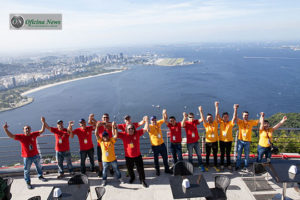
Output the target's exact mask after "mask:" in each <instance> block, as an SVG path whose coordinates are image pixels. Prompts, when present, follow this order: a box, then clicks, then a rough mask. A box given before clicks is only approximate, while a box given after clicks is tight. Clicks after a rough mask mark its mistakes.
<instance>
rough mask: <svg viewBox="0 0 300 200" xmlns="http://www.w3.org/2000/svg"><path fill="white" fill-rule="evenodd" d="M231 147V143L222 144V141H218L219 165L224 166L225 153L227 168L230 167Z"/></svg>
mask: <svg viewBox="0 0 300 200" xmlns="http://www.w3.org/2000/svg"><path fill="white" fill-rule="evenodd" d="M231 146H232V142H223V141H220V150H221V165H224V156H225V153H226V162H227V166H229V165H231V161H230V152H231Z"/></svg>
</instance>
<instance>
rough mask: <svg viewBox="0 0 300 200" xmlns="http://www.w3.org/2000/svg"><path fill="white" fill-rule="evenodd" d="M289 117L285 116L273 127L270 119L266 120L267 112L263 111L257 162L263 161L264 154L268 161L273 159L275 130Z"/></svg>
mask: <svg viewBox="0 0 300 200" xmlns="http://www.w3.org/2000/svg"><path fill="white" fill-rule="evenodd" d="M286 120H287V117H286V116H284V117H283V118H282V120H281V121H280V122H279V123H278V124H276V125H275V126H274V127H273V128H271V127H270V124H269V121H268V120H265V114H264V113H261V116H260V120H259V121H260V127H259V142H258V146H257V162H261V161H262V158H263V156H264V155H265V156H266V159H267V162H270V161H271V154H272V153H271V143H272V137H273V132H274V131H275V130H277V129H278V128H279V127H280V126H281V125H282V124H283V123H284V122H285V121H286Z"/></svg>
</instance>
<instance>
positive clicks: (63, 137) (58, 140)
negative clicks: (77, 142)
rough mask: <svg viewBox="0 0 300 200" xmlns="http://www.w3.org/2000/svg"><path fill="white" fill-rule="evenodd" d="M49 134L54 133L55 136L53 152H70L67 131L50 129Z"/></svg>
mask: <svg viewBox="0 0 300 200" xmlns="http://www.w3.org/2000/svg"><path fill="white" fill-rule="evenodd" d="M50 131H51V133H54V136H55V151H60V152H64V151H70V144H69V136H70V135H69V134H68V132H67V129H66V128H64V129H63V130H59V129H58V128H54V127H51V128H50Z"/></svg>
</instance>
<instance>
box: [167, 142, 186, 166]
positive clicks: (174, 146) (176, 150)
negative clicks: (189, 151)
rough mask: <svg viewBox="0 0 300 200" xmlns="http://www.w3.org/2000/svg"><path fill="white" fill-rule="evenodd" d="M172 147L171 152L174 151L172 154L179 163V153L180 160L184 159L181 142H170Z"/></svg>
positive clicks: (175, 161) (174, 160)
mask: <svg viewBox="0 0 300 200" xmlns="http://www.w3.org/2000/svg"><path fill="white" fill-rule="evenodd" d="M170 149H171V152H172V155H173V162H174V164H175V163H177V155H178V159H179V160H183V159H182V147H181V143H171V144H170Z"/></svg>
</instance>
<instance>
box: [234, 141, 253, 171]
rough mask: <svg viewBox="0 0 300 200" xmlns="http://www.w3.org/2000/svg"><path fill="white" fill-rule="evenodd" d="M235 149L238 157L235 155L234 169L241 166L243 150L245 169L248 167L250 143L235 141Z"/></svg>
mask: <svg viewBox="0 0 300 200" xmlns="http://www.w3.org/2000/svg"><path fill="white" fill-rule="evenodd" d="M237 148H238V149H237V153H238V155H237V161H236V167H240V166H241V160H242V153H243V149H244V154H245V167H248V163H249V153H250V142H248V141H242V140H238V141H237Z"/></svg>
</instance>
